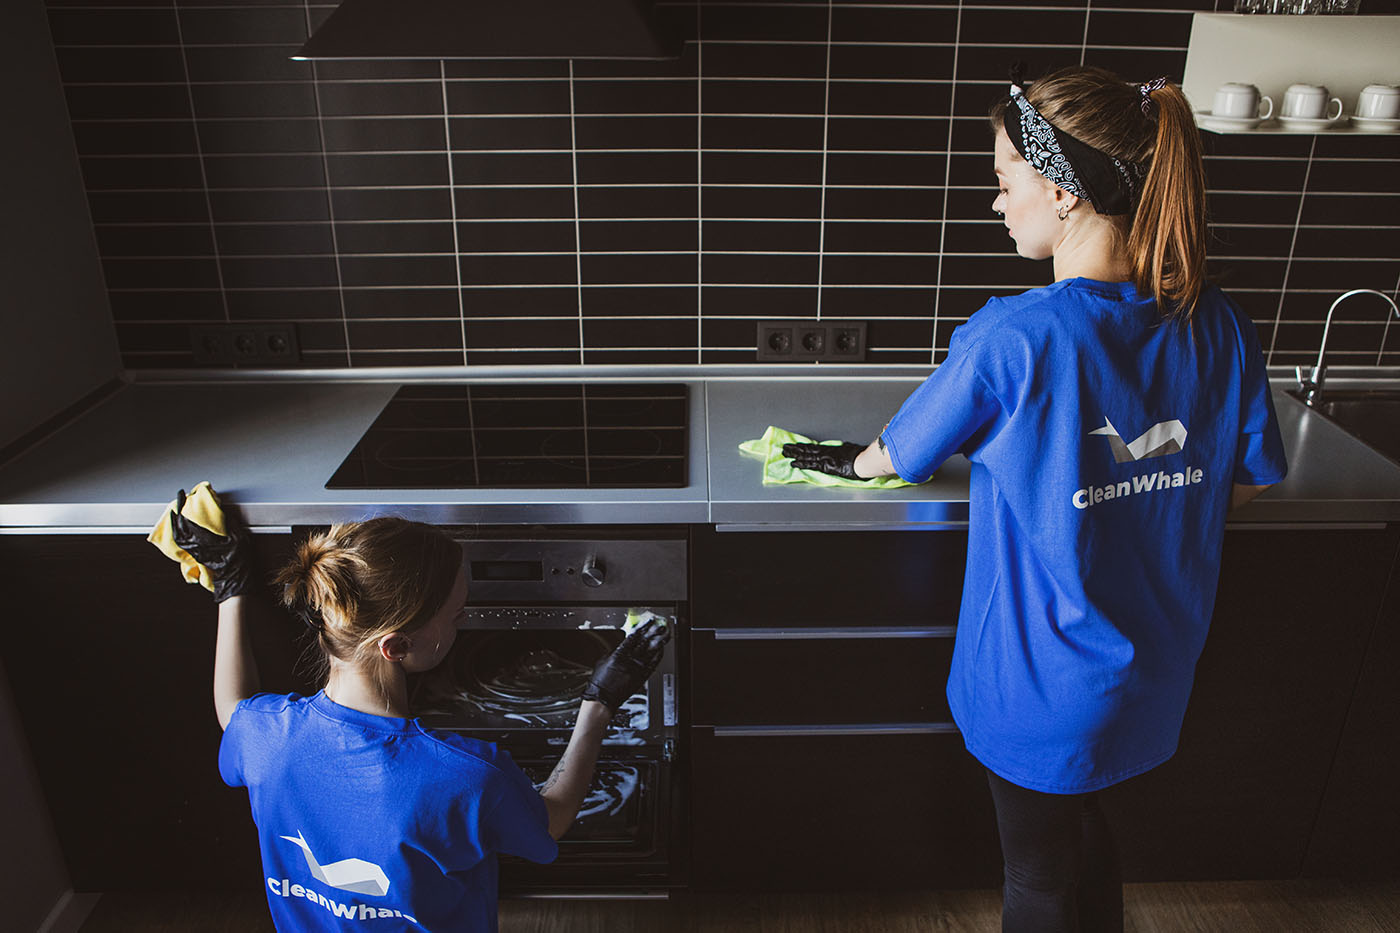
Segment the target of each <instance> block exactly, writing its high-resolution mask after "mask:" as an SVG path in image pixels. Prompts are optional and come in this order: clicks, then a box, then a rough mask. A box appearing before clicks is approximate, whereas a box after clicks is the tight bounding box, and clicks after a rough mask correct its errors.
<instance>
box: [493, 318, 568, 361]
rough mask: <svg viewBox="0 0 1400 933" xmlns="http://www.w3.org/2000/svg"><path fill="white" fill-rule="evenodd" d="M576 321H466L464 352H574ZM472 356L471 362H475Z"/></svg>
mask: <svg viewBox="0 0 1400 933" xmlns="http://www.w3.org/2000/svg"><path fill="white" fill-rule="evenodd" d="M578 334H579V321H578V319H577V318H576V317H575V318H563V319H559V318H536V319H534V320H529V321H512V320H479V319H468V321H467V352H468V353H473V351H476V350H497V349H512V348H516V347H519V348H522V349H528V350H540V349H571V348H572V349H574V350H575V351H577V349H578V346H579V336H578ZM476 361H477V360H476V359H475V355H474V353H473V362H476Z"/></svg>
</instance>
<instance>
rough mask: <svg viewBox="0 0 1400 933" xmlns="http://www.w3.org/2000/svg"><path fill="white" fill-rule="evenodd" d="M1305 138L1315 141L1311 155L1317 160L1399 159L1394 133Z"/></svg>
mask: <svg viewBox="0 0 1400 933" xmlns="http://www.w3.org/2000/svg"><path fill="white" fill-rule="evenodd" d="M1348 103H1351V102H1350V101H1348ZM1305 138H1306V139H1311V140H1314V141H1315V143H1316V147H1315V148H1314V150H1313V154H1314V155H1315V156H1316V157H1317V158H1318V159H1333V158H1343V159H1400V134H1396V133H1337V134H1336V135H1329V134H1326V133H1322V134H1319V135H1317V136H1314V137H1305Z"/></svg>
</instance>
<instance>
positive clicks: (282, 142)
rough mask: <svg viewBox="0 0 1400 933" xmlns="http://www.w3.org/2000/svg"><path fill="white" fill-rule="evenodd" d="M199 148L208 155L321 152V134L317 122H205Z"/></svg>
mask: <svg viewBox="0 0 1400 933" xmlns="http://www.w3.org/2000/svg"><path fill="white" fill-rule="evenodd" d="M199 146H200V149H202V150H203V151H204V153H205V155H218V154H221V153H273V154H282V153H291V152H320V151H321V132H320V127H319V126H318V125H317V121H316V120H314V119H289V120H201V121H200V122H199Z"/></svg>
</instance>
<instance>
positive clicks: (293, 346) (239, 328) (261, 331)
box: [190, 324, 301, 366]
mask: <svg viewBox="0 0 1400 933" xmlns="http://www.w3.org/2000/svg"><path fill="white" fill-rule="evenodd" d="M190 348H191V349H192V350H193V351H194V361H195V363H197V364H199V365H200V366H290V365H291V364H293V363H295V362H297V361H298V360H300V359H301V352H300V350H299V349H298V347H297V331H296V327H295V326H294V325H292V324H200V325H197V326H195V327H192V328H190Z"/></svg>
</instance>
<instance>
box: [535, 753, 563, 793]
mask: <svg viewBox="0 0 1400 933" xmlns="http://www.w3.org/2000/svg"><path fill="white" fill-rule="evenodd" d="M563 776H564V759H562V758H561V759H559V764H557V765H555V766H554V770H553V771H551V772H550V774H549V777H548V778H546V779H545V782H544V784H543V785H541V786H540V793H541V794H544V793H548V792H549V789H550V788H552V787H553V786H554V785H555V784H558V783H559V779H560V778H562V777H563Z"/></svg>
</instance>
